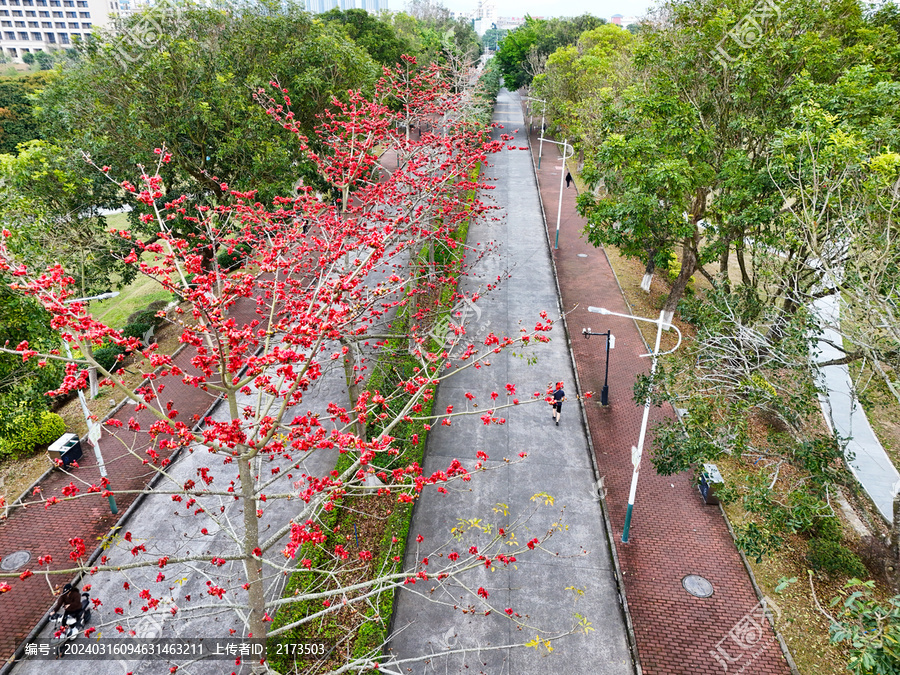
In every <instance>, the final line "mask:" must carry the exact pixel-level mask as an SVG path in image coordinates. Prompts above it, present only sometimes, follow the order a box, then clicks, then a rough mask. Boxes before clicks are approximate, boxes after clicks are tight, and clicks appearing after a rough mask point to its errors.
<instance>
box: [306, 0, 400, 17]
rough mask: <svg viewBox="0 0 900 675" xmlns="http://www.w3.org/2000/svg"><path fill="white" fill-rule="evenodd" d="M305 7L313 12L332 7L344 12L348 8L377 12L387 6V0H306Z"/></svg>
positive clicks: (318, 12)
mask: <svg viewBox="0 0 900 675" xmlns="http://www.w3.org/2000/svg"><path fill="white" fill-rule="evenodd" d="M306 8H307V9H308V10H309V11H310V12H312V13H313V14H323V13H324V12H328V11H330V10H332V9H339V10H341V11H342V12H346V11H347V10H348V9H364V10H366V11H367V12H368V13H369V14H377V13H378V12H380V11H381V10H383V9H387V8H388V0H306Z"/></svg>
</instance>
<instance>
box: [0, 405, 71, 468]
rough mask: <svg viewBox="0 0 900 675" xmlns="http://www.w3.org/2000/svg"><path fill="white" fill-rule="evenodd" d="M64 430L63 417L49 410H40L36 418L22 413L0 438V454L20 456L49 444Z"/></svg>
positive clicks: (3, 455)
mask: <svg viewBox="0 0 900 675" xmlns="http://www.w3.org/2000/svg"><path fill="white" fill-rule="evenodd" d="M65 432H66V423H65V422H64V421H63V418H62V417H60V416H59V415H57V414H56V413H52V412H49V411H44V412H42V413H41V414H40V415H39V416H38V418H37V420H35V419H34V417H32V416H28V415H22V416H20V417H17V418H16V419H15V421H13V423H12V425H11V428H10V431H9V433H8V434H7V435H6V436H5V437H4V438H2V439H0V456H2V457H21V456H23V455H27V454H29V453H31V452H33V451H34V450H35V448H38V447H40V446H43V445H50V443H52V442H53V441H55V440H56V439H57V438H59V437H60V436H62V435H63V434H64V433H65Z"/></svg>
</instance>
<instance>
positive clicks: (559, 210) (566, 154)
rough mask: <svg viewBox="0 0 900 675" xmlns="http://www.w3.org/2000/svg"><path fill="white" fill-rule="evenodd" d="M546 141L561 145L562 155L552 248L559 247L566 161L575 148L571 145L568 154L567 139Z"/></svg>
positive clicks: (539, 166)
mask: <svg viewBox="0 0 900 675" xmlns="http://www.w3.org/2000/svg"><path fill="white" fill-rule="evenodd" d="M547 142H548V143H553V144H554V145H561V146H563V155H562V171H560V173H559V205H558V206H557V207H556V241H555V242H554V243H553V248H554V249H558V248H559V222H560V220H561V219H562V199H563V186H564V185H565V180H566V162H567V161H568V160H569V159H571V158H572V157H574V156H575V148H574V146H573V147H572V154H571V155H570V154H569V139H568V138H567V139H566V140H564V141H563V142H562V143H560V142H559V141H551V140H550V139H549V138H548V139H547ZM540 168H541V165H540V164H538V169H540Z"/></svg>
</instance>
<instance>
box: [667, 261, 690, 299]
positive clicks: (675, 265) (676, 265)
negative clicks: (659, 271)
mask: <svg viewBox="0 0 900 675" xmlns="http://www.w3.org/2000/svg"><path fill="white" fill-rule="evenodd" d="M679 274H681V263H680V262H678V258H677V257H675V254H674V253H672V254H670V257H669V263H668V265H666V277H667V278H668V279H669V283H670V284H674V283H675V280H676V279H677V278H678V275H679ZM693 285H694V277H693V276H692V277H691V278H690V279H688V285H687V287H686V288H685V292H686V293H692V292H693V290H694V288H693ZM688 289H690V291H688Z"/></svg>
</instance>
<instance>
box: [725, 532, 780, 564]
mask: <svg viewBox="0 0 900 675" xmlns="http://www.w3.org/2000/svg"><path fill="white" fill-rule="evenodd" d="M735 534H736V535H737V536H736V538H735V543H736V544H737V546H738V548H739V549H741V550H742V551H743V552H744V553H745V554H747V555H748V556H751V557H753V558H755V559H756V562H757V563H761V562H762V559H763V557H764V556H766V555H767V554H769V553H771V552H772V551H777V550H778V549H779V548H780V547H781V545H782V544H783V543H784V539H782V538H781V537H780V536H779V535H777V534H775V533H774V532H771V531H770V530H769V529H768V528H767V527H765V526H763V527H760V526H759V525H757V524H756V523H753V522H750V523H747V524H746V525H744V526H743V527H736V528H735Z"/></svg>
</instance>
